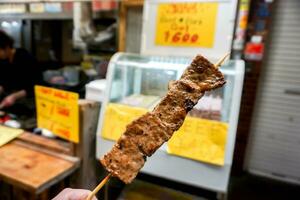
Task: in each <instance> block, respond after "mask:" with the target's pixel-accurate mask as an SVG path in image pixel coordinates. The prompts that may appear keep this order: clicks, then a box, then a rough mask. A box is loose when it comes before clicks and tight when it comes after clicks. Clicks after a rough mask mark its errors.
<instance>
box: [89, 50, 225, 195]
mask: <svg viewBox="0 0 300 200" xmlns="http://www.w3.org/2000/svg"><path fill="white" fill-rule="evenodd" d="M229 55H230V53H227V54H226V55H225V56H223V58H221V59H220V60H219V61H218V62H217V63H216V64H215V67H216V68H218V67H220V66H221V65H222V64H223V63H224V62H225V60H226V58H227V57H228V56H229ZM110 177H111V174H108V175H107V176H106V177H105V178H104V179H103V180H102V181H101V182H100V183H99V185H97V187H96V188H95V189H94V190H93V191H92V192H91V193H90V194H89V196H88V197H87V199H86V200H92V198H93V197H94V196H95V195H96V194H97V192H98V191H99V190H100V189H101V188H102V187H103V186H104V185H105V184H106V183H107V182H108V181H109V179H110Z"/></svg>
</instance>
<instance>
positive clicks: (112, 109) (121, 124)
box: [102, 103, 147, 140]
mask: <svg viewBox="0 0 300 200" xmlns="http://www.w3.org/2000/svg"><path fill="white" fill-rule="evenodd" d="M146 112H147V109H145V108H137V107H132V106H126V105H123V104H115V103H109V104H108V105H107V107H106V109H105V114H104V122H103V128H102V137H103V138H105V139H109V140H117V139H119V137H120V136H121V135H122V134H123V133H124V131H125V130H126V126H127V125H128V124H129V123H130V122H132V121H133V120H135V119H137V118H138V117H140V116H141V115H143V114H145V113H146Z"/></svg>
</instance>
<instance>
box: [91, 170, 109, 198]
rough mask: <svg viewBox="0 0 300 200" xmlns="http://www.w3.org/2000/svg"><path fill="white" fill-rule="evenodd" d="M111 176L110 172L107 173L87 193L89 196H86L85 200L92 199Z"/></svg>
mask: <svg viewBox="0 0 300 200" xmlns="http://www.w3.org/2000/svg"><path fill="white" fill-rule="evenodd" d="M110 177H111V174H108V175H107V176H106V177H105V178H104V179H103V180H102V181H101V182H100V183H99V185H97V187H96V188H95V189H94V190H93V191H92V192H91V193H90V194H89V196H88V197H87V198H86V200H92V199H93V197H94V196H95V195H96V194H97V192H98V191H99V190H100V189H101V188H102V187H103V186H104V185H105V184H106V183H107V182H108V181H109V179H110Z"/></svg>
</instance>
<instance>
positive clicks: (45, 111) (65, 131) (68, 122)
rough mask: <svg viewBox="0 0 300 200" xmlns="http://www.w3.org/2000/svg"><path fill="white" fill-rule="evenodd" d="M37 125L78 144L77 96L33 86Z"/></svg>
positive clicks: (72, 93)
mask: <svg viewBox="0 0 300 200" xmlns="http://www.w3.org/2000/svg"><path fill="white" fill-rule="evenodd" d="M35 98H36V99H35V100H36V109H37V123H38V127H39V128H45V129H48V130H50V131H51V132H53V134H55V135H57V136H59V137H62V138H64V139H67V140H70V141H72V142H75V143H78V142H79V108H78V99H79V95H78V94H77V93H74V92H67V91H63V90H58V89H54V88H49V87H43V86H35Z"/></svg>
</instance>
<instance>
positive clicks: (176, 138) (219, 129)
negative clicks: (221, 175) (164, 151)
mask: <svg viewBox="0 0 300 200" xmlns="http://www.w3.org/2000/svg"><path fill="white" fill-rule="evenodd" d="M227 132H228V124H227V123H225V122H219V121H213V120H207V119H200V118H195V117H187V118H186V119H185V121H184V123H183V125H182V127H181V128H180V129H179V130H178V131H177V132H175V133H174V135H173V136H172V138H171V139H170V140H169V142H168V153H170V154H174V155H178V156H182V157H186V158H190V159H194V160H199V161H202V162H206V163H210V164H215V165H220V166H222V165H224V158H225V146H226V141H227Z"/></svg>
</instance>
